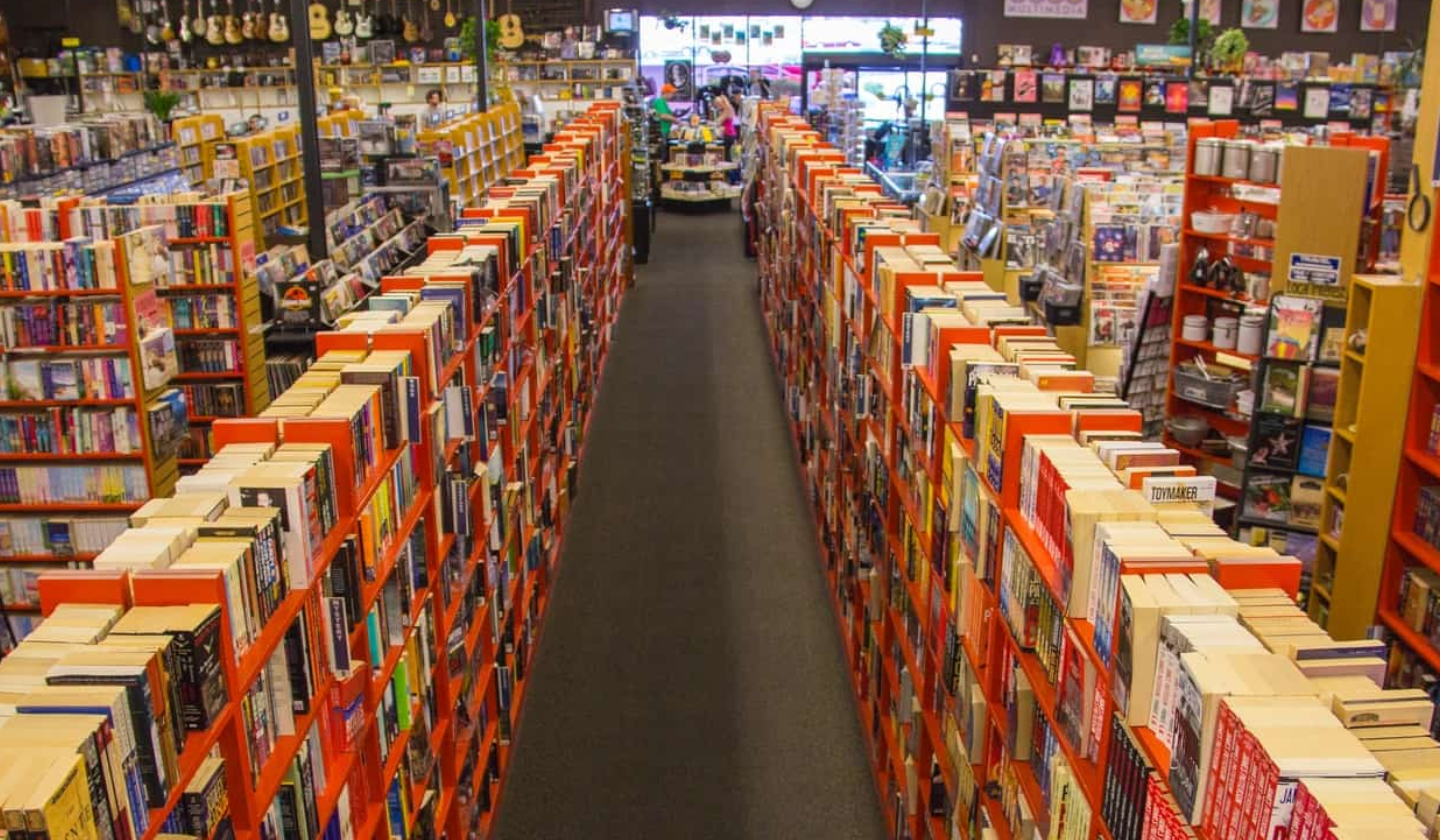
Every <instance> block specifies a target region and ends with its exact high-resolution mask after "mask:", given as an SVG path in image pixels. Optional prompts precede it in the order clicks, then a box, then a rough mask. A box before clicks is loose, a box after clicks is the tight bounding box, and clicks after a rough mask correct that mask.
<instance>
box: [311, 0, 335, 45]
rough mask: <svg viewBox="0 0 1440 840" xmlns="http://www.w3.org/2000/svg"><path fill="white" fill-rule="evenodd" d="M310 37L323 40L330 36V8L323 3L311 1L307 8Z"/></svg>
mask: <svg viewBox="0 0 1440 840" xmlns="http://www.w3.org/2000/svg"><path fill="white" fill-rule="evenodd" d="M309 20H310V38H311V40H314V41H323V40H325V39H326V38H329V37H330V10H329V9H327V8H325V4H324V3H318V2H317V3H311V4H310V10H309Z"/></svg>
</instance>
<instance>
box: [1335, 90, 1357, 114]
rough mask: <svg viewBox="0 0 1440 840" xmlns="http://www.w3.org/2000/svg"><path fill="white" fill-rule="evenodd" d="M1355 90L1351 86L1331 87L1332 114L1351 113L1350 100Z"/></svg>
mask: <svg viewBox="0 0 1440 840" xmlns="http://www.w3.org/2000/svg"><path fill="white" fill-rule="evenodd" d="M1354 92H1355V89H1354V88H1353V87H1351V86H1350V85H1331V86H1330V112H1331V113H1332V114H1348V113H1350V100H1351V97H1352V96H1353V95H1354Z"/></svg>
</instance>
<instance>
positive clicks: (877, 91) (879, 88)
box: [865, 82, 889, 102]
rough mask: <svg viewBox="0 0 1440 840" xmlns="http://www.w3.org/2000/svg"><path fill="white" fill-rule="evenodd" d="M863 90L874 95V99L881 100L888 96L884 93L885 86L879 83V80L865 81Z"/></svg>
mask: <svg viewBox="0 0 1440 840" xmlns="http://www.w3.org/2000/svg"><path fill="white" fill-rule="evenodd" d="M865 92H866V93H868V94H870V95H871V96H873V97H875V98H876V99H879V100H881V101H882V102H883V101H884V100H886V99H888V98H889V97H888V96H886V95H885V86H884V85H882V84H880V83H879V82H866V83H865Z"/></svg>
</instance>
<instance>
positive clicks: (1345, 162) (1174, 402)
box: [1164, 120, 1389, 498]
mask: <svg viewBox="0 0 1440 840" xmlns="http://www.w3.org/2000/svg"><path fill="white" fill-rule="evenodd" d="M1239 134H1240V125H1239V123H1238V122H1236V121H1235V120H1219V121H1215V122H1198V123H1196V124H1194V125H1191V126H1190V130H1189V152H1188V155H1187V157H1186V160H1187V169H1186V176H1185V205H1184V229H1183V230H1182V231H1181V237H1180V243H1181V249H1180V265H1179V272H1180V274H1179V276H1178V277H1177V280H1176V284H1175V297H1174V306H1173V309H1174V314H1173V318H1174V321H1173V327H1172V331H1171V345H1172V347H1173V350H1172V352H1171V363H1170V364H1171V377H1170V387H1169V394H1168V397H1167V399H1166V416H1167V417H1169V418H1170V419H1171V420H1173V419H1175V418H1179V417H1185V418H1200V419H1203V420H1204V421H1205V423H1206V426H1207V428H1208V430H1209V431H1210V432H1214V433H1216V434H1215V435H1212V436H1211V437H1210V438H1208V439H1207V440H1203V441H1201V443H1200V445H1196V446H1189V445H1186V444H1183V443H1181V442H1180V441H1178V440H1177V439H1175V437H1174V436H1173V435H1172V434H1170V433H1168V432H1167V434H1166V435H1165V437H1164V440H1165V442H1166V444H1167V445H1169V446H1171V447H1174V448H1176V449H1179V450H1181V451H1182V452H1184V453H1185V454H1186V455H1187V456H1189V457H1190V458H1191V459H1192V460H1193V461H1195V462H1196V463H1197V464H1198V465H1200V466H1201V467H1202V469H1204V470H1209V471H1211V472H1214V473H1215V474H1216V475H1217V476H1218V477H1220V479H1221V484H1220V486H1221V491H1222V493H1223V494H1225V495H1227V496H1230V497H1232V498H1234V497H1238V493H1239V488H1238V485H1237V484H1236V482H1237V481H1238V480H1239V476H1238V475H1236V474H1235V472H1234V471H1233V470H1231V469H1230V467H1229V464H1230V463H1231V460H1232V455H1233V452H1234V450H1235V446H1234V444H1233V443H1231V442H1230V441H1233V440H1237V439H1241V438H1245V437H1247V436H1248V435H1249V433H1250V425H1251V424H1250V416H1249V412H1248V411H1245V410H1243V406H1241V405H1239V403H1238V402H1237V397H1238V396H1239V394H1240V393H1241V392H1242V391H1244V390H1246V389H1245V388H1244V387H1243V386H1242V387H1239V388H1232V389H1230V390H1229V391H1224V392H1223V393H1222V392H1221V390H1217V389H1214V388H1210V387H1203V388H1201V389H1200V390H1196V389H1195V388H1193V387H1192V388H1189V389H1187V388H1186V387H1184V386H1183V384H1182V383H1180V382H1178V380H1177V375H1176V369H1177V368H1178V367H1179V366H1181V365H1184V364H1186V363H1189V362H1190V361H1191V360H1192V359H1195V358H1197V357H1198V358H1201V359H1203V361H1204V362H1205V363H1206V364H1208V365H1210V369H1211V370H1212V371H1213V372H1216V373H1219V372H1220V371H1223V370H1231V371H1235V372H1236V374H1235V375H1236V377H1238V378H1241V379H1243V378H1246V377H1248V376H1249V375H1250V373H1251V371H1252V370H1253V368H1254V366H1255V363H1256V362H1257V361H1258V360H1259V356H1258V355H1257V354H1253V353H1246V352H1243V351H1241V350H1240V349H1238V348H1236V347H1231V348H1222V347H1217V346H1216V345H1215V344H1214V343H1213V341H1212V340H1211V339H1212V336H1211V335H1210V331H1209V329H1208V327H1207V330H1206V337H1205V338H1204V339H1191V338H1186V337H1185V335H1184V322H1185V318H1186V317H1187V316H1193V315H1199V316H1204V317H1205V318H1206V321H1207V324H1212V323H1213V322H1214V319H1215V317H1216V316H1221V315H1228V316H1231V317H1237V318H1238V317H1239V316H1240V315H1241V314H1243V313H1244V312H1246V311H1247V310H1258V309H1263V308H1264V307H1266V306H1267V305H1268V303H1269V299H1270V297H1271V296H1273V295H1276V294H1280V293H1282V292H1285V291H1286V289H1287V281H1286V278H1287V277H1288V276H1289V273H1290V272H1289V261H1290V257H1291V255H1292V254H1299V253H1308V254H1323V255H1337V260H1338V262H1339V273H1338V281H1339V282H1338V283H1337V284H1336V287H1335V288H1336V289H1337V290H1338V291H1339V293H1340V294H1341V295H1342V296H1343V290H1344V288H1345V287H1346V286H1348V284H1349V282H1350V278H1351V275H1352V274H1354V273H1355V272H1357V271H1365V270H1368V268H1370V267H1371V266H1373V260H1374V258H1375V251H1374V249H1373V248H1372V249H1369V250H1368V252H1362V249H1361V247H1360V242H1361V236H1362V232H1365V233H1367V234H1368V233H1369V232H1370V231H1371V229H1372V228H1373V233H1374V235H1376V236H1378V234H1379V224H1378V222H1379V215H1380V212H1381V210H1382V207H1383V199H1384V196H1383V191H1379V190H1374V189H1372V188H1371V185H1372V184H1373V183H1374V174H1375V173H1376V172H1377V171H1378V172H1380V173H1383V172H1384V171H1385V169H1386V167H1387V165H1388V160H1389V141H1388V140H1386V139H1384V138H1367V137H1356V136H1353V135H1349V134H1343V133H1342V134H1337V135H1335V136H1334V137H1332V139H1331V143H1330V146H1328V147H1295V146H1288V147H1286V148H1285V150H1284V152H1283V155H1282V158H1281V163H1280V166H1279V171H1280V175H1281V177H1280V179H1279V180H1277V181H1276V182H1275V183H1268V182H1267V183H1257V182H1252V181H1249V180H1247V179H1245V178H1227V177H1223V176H1220V175H1204V174H1197V173H1196V172H1195V165H1194V162H1195V160H1196V148H1197V144H1198V143H1200V142H1201V141H1203V140H1210V139H1216V140H1222V141H1223V140H1233V139H1235V138H1237V137H1238V136H1239ZM1352 149H1360V150H1362V151H1366V152H1374V153H1375V154H1374V155H1373V156H1370V155H1356V154H1354V153H1353V151H1352ZM1367 200H1368V202H1369V203H1368V204H1366V202H1367ZM1352 209H1353V210H1354V212H1353V214H1352V213H1351V210H1352ZM1197 211H1199V212H1207V211H1218V212H1221V213H1227V214H1240V213H1251V214H1254V215H1255V216H1256V217H1258V218H1259V219H1262V220H1265V221H1268V222H1269V223H1271V224H1273V226H1274V236H1273V237H1272V238H1268V239H1246V238H1240V237H1236V236H1232V235H1230V234H1229V233H1202V232H1200V231H1198V230H1196V229H1195V225H1194V221H1193V219H1194V214H1195V213H1196V212H1197ZM1202 250H1203V251H1204V252H1206V253H1207V254H1208V255H1209V258H1210V260H1211V261H1218V260H1219V259H1220V258H1221V257H1228V258H1229V260H1230V262H1231V264H1233V265H1234V267H1235V268H1236V269H1237V270H1238V271H1239V272H1241V273H1243V274H1244V275H1245V276H1246V287H1245V288H1244V289H1234V288H1219V287H1216V286H1215V285H1212V284H1208V283H1207V284H1205V285H1200V284H1197V283H1196V278H1195V277H1194V276H1192V275H1193V273H1194V267H1195V266H1196V264H1197V260H1198V258H1199V257H1200V256H1201V252H1202ZM1362 256H1368V259H1369V260H1370V262H1368V263H1367V262H1364V261H1362V259H1361V257H1362ZM1252 277H1253V278H1261V279H1257V281H1256V282H1250V280H1251V278H1252ZM1252 292H1254V293H1256V294H1252ZM1217 363H1218V365H1219V367H1218V368H1217V367H1216V364H1217ZM1187 394H1189V395H1190V396H1188V397H1187V396H1185V395H1187Z"/></svg>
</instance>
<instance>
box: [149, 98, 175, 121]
mask: <svg viewBox="0 0 1440 840" xmlns="http://www.w3.org/2000/svg"><path fill="white" fill-rule="evenodd" d="M179 104H180V94H178V93H176V92H175V91H173V90H147V91H145V110H147V111H149V112H150V113H152V114H154V115H155V117H156V119H158V120H160V121H161V122H169V121H170V114H171V112H173V111H174V110H175V108H176V107H177V106H179Z"/></svg>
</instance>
